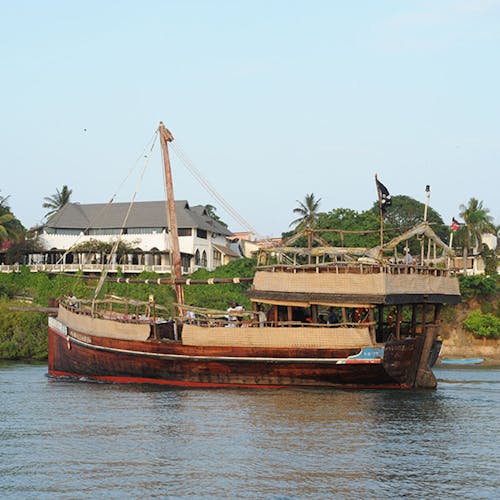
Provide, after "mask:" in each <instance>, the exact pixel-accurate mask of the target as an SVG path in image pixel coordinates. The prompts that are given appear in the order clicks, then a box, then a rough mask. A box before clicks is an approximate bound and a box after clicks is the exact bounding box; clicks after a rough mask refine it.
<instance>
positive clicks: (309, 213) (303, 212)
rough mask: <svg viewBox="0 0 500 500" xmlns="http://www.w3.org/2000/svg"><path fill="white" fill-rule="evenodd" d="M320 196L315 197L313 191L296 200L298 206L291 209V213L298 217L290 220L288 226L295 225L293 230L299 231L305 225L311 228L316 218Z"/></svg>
mask: <svg viewBox="0 0 500 500" xmlns="http://www.w3.org/2000/svg"><path fill="white" fill-rule="evenodd" d="M320 202H321V198H319V199H316V197H315V196H314V193H309V194H306V196H305V198H304V201H299V200H297V203H298V204H299V206H298V207H295V208H294V209H293V213H294V214H296V215H298V217H297V218H296V219H295V220H293V221H292V222H290V227H295V231H301V230H302V229H305V228H306V227H308V226H309V227H311V228H313V227H314V226H315V225H316V222H317V220H318V213H319V212H318V210H319V204H320Z"/></svg>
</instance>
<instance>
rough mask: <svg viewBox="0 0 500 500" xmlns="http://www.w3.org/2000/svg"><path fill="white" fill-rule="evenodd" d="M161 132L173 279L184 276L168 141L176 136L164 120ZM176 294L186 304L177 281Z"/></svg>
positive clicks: (178, 299)
mask: <svg viewBox="0 0 500 500" xmlns="http://www.w3.org/2000/svg"><path fill="white" fill-rule="evenodd" d="M158 131H159V133H160V142H161V150H162V153H163V166H164V168H165V183H166V187H167V207H168V210H167V217H168V226H169V230H170V242H171V247H172V261H173V267H174V272H173V274H172V281H174V282H175V280H176V279H180V278H182V265H181V252H180V250H179V231H178V229H177V214H176V213H175V198H174V185H173V182H172V169H171V168H170V157H169V155H168V143H169V142H171V141H173V140H174V136H173V135H172V134H171V133H170V130H168V129H167V128H165V125H163V122H160V126H159V127H158ZM174 286H175V294H176V296H177V303H178V304H184V290H183V288H182V285H180V284H178V283H176V284H175V285H174Z"/></svg>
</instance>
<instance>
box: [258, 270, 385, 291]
mask: <svg viewBox="0 0 500 500" xmlns="http://www.w3.org/2000/svg"><path fill="white" fill-rule="evenodd" d="M254 288H255V289H256V290H265V291H276V292H300V293H332V294H337V293H345V294H357V293H359V294H367V293H369V294H383V293H384V275H383V274H334V273H296V274H293V273H268V272H258V273H256V275H255V279H254Z"/></svg>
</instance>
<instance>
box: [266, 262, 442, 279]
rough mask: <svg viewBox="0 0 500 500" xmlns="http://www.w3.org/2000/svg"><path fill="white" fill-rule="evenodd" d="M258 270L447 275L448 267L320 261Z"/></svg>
mask: <svg viewBox="0 0 500 500" xmlns="http://www.w3.org/2000/svg"><path fill="white" fill-rule="evenodd" d="M257 270H258V271H267V272H283V273H318V274H319V273H334V274H380V273H383V274H391V275H394V274H421V275H432V276H448V275H449V274H450V269H448V268H444V267H437V266H434V265H432V264H423V265H420V264H393V263H383V264H382V263H377V264H372V263H365V262H322V263H318V264H295V265H294V264H271V265H267V266H259V267H257Z"/></svg>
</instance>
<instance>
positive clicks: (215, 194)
mask: <svg viewBox="0 0 500 500" xmlns="http://www.w3.org/2000/svg"><path fill="white" fill-rule="evenodd" d="M171 148H172V150H173V151H174V152H175V154H176V155H177V157H178V158H179V159H180V160H181V162H182V163H183V164H184V166H185V167H186V168H187V169H188V170H189V172H190V173H191V175H192V176H193V177H194V178H195V179H196V180H197V181H198V182H199V183H200V184H201V186H202V187H204V188H205V189H206V190H207V191H208V192H209V193H210V194H211V195H212V196H213V197H214V199H216V200H217V201H218V202H219V203H220V204H221V205H222V207H223V208H224V209H225V210H226V212H227V213H228V214H229V215H230V216H231V217H232V218H233V219H234V220H235V221H236V222H238V223H239V224H241V225H242V226H243V227H244V228H245V229H247V230H248V231H249V232H251V233H253V234H255V235H259V233H257V231H256V230H255V229H254V228H253V226H252V225H251V224H250V223H249V222H248V221H247V220H246V219H244V218H243V217H242V216H241V215H240V214H239V213H238V212H237V211H236V210H235V209H234V208H233V207H232V206H231V205H230V204H229V203H228V202H227V201H226V200H225V199H224V198H223V197H222V195H220V194H219V193H218V192H217V191H216V190H215V188H214V187H213V186H212V185H211V184H210V183H209V182H208V180H207V179H205V177H203V175H202V174H201V172H200V171H199V170H198V169H197V168H196V166H195V165H194V163H193V162H192V161H191V160H190V159H189V157H188V156H187V155H186V153H185V152H184V151H183V150H182V148H181V147H180V146H179V145H178V144H176V143H175V142H172V143H171ZM259 236H260V235H259Z"/></svg>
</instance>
